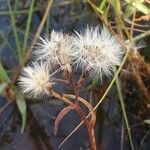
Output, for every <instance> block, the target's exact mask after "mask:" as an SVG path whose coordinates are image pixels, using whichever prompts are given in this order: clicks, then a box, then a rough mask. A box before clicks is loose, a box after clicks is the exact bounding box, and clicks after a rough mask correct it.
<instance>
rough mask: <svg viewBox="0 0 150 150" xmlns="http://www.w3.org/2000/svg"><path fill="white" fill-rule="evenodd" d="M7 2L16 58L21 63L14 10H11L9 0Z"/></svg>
mask: <svg viewBox="0 0 150 150" xmlns="http://www.w3.org/2000/svg"><path fill="white" fill-rule="evenodd" d="M7 4H8V8H9V13H10V20H11V25H12V29H13V34H14V37H15V41H16V46H17V52H18V59H19V63H20V64H22V62H23V60H22V55H21V47H20V43H19V37H18V33H17V29H16V25H15V15H14V12H13V11H12V7H11V5H10V1H9V0H7Z"/></svg>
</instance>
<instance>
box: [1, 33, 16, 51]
mask: <svg viewBox="0 0 150 150" xmlns="http://www.w3.org/2000/svg"><path fill="white" fill-rule="evenodd" d="M0 36H1V38H2V40H3V42H4V44H6V45H7V46H8V48H9V49H11V50H13V48H12V47H11V45H10V43H9V41H8V39H7V37H6V36H5V35H4V34H3V33H1V32H0Z"/></svg>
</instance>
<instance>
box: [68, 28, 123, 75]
mask: <svg viewBox="0 0 150 150" xmlns="http://www.w3.org/2000/svg"><path fill="white" fill-rule="evenodd" d="M75 33H76V35H75V36H74V40H73V44H72V52H71V55H72V59H73V60H74V64H75V65H77V67H81V68H83V69H84V70H85V71H86V72H88V73H89V75H90V76H91V77H93V78H99V77H102V75H106V76H111V75H112V72H113V71H114V68H115V66H116V65H119V64H120V62H121V58H122V55H123V49H122V48H121V45H120V44H119V43H118V41H117V40H116V38H115V37H114V36H112V35H111V34H110V33H109V32H108V31H107V30H106V29H102V30H101V32H100V28H99V27H98V26H97V27H95V28H94V27H87V28H86V29H85V30H83V31H82V32H81V33H78V32H76V31H75Z"/></svg>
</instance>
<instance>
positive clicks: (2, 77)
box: [0, 63, 10, 83]
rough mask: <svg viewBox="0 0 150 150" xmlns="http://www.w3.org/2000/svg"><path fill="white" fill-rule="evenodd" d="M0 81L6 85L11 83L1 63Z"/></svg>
mask: <svg viewBox="0 0 150 150" xmlns="http://www.w3.org/2000/svg"><path fill="white" fill-rule="evenodd" d="M0 80H2V81H3V82H6V83H10V78H9V76H8V74H7V71H6V70H5V69H4V67H3V66H2V64H1V63H0Z"/></svg>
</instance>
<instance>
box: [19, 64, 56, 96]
mask: <svg viewBox="0 0 150 150" xmlns="http://www.w3.org/2000/svg"><path fill="white" fill-rule="evenodd" d="M54 84H55V82H54V79H53V78H52V76H51V75H50V69H49V68H48V66H47V65H45V64H44V63H43V62H40V63H39V62H34V63H32V64H31V65H29V66H27V67H25V68H24V69H23V71H22V75H21V76H20V77H19V79H18V85H19V86H20V89H21V91H22V92H23V94H25V95H28V96H30V97H33V98H43V97H45V96H48V95H49V88H50V87H52V86H53V85H54Z"/></svg>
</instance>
